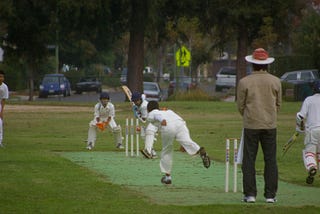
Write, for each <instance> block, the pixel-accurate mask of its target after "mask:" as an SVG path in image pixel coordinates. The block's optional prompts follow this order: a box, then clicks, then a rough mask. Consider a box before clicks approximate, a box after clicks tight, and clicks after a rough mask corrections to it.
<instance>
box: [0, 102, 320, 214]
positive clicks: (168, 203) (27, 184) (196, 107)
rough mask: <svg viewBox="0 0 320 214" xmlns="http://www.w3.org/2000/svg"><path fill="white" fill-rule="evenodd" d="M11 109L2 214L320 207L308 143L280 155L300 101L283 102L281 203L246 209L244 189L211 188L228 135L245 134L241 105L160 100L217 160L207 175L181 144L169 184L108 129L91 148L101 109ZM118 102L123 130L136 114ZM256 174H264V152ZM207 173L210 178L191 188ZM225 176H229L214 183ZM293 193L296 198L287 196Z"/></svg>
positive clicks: (0, 167) (2, 164)
mask: <svg viewBox="0 0 320 214" xmlns="http://www.w3.org/2000/svg"><path fill="white" fill-rule="evenodd" d="M13 104H14V105H8V106H6V108H7V112H6V114H5V124H4V126H5V135H4V138H5V140H4V144H5V148H2V149H0V198H1V200H0V213H1V214H2V213H243V212H246V213H256V212H259V213H288V212H289V213H319V211H320V203H319V202H320V199H318V198H317V197H316V196H317V194H318V195H320V178H319V177H318V176H317V177H316V179H315V182H314V184H313V185H311V186H308V185H307V184H305V178H306V171H305V169H304V166H303V161H302V157H301V150H302V148H303V144H302V139H303V138H302V137H300V138H299V142H298V143H297V144H296V145H294V146H293V147H292V149H291V150H290V151H289V152H288V153H287V154H286V156H285V157H282V154H281V149H282V146H283V144H284V143H285V142H286V141H287V139H288V138H289V137H290V136H291V135H292V134H293V131H294V128H295V114H296V112H297V111H298V110H299V108H300V105H301V103H298V102H288V103H283V107H282V110H281V112H280V114H279V120H278V154H277V157H278V165H279V178H280V182H279V183H280V184H281V185H280V188H279V192H278V196H279V197H278V199H279V202H278V203H276V204H265V203H263V202H262V200H263V197H262V194H263V192H262V190H260V191H259V193H258V194H259V195H258V198H259V197H260V199H259V200H260V201H261V202H258V203H256V204H244V203H241V202H240V200H241V198H242V195H241V193H240V192H239V193H223V191H222V189H223V182H222V183H219V182H217V183H214V184H212V186H210V184H211V183H210V181H208V182H207V181H206V180H205V179H207V178H210V179H211V174H212V177H213V178H214V175H215V173H217V172H219V171H220V172H221V171H223V163H224V155H225V138H227V137H240V134H241V127H242V124H241V117H240V115H239V114H238V112H237V110H236V105H235V103H228V102H163V103H161V105H162V106H165V107H169V108H171V109H173V110H175V111H176V112H177V113H179V114H181V115H182V116H183V117H184V118H185V120H186V121H187V124H188V127H189V129H190V132H191V136H192V138H193V139H194V140H195V141H196V142H198V143H199V144H201V145H203V146H205V147H206V148H207V150H208V153H209V154H210V156H212V158H213V159H214V161H215V164H214V165H213V166H212V168H210V169H209V170H206V169H204V168H203V167H202V168H199V169H198V166H199V165H201V163H200V164H199V159H195V158H190V157H188V156H186V155H185V154H181V153H179V152H178V148H179V145H177V144H176V145H175V149H176V150H177V152H176V155H175V159H174V170H175V171H174V172H173V174H174V173H176V177H174V179H175V180H174V184H173V185H172V187H169V188H168V187H165V186H162V185H161V184H160V177H161V175H160V172H159V171H160V170H159V162H158V161H159V160H152V161H149V160H143V159H142V158H140V159H138V158H125V157H124V153H123V152H119V151H118V150H117V149H115V148H114V144H113V140H112V136H111V135H110V133H109V132H108V130H106V131H105V132H103V133H99V134H98V140H97V143H96V148H95V150H94V151H91V152H89V151H86V150H85V144H84V142H83V140H85V139H86V137H87V128H88V123H89V121H90V120H91V119H92V108H93V105H94V103H92V104H90V105H88V104H83V105H81V106H72V105H71V104H64V105H63V106H56V105H59V103H58V104H54V103H51V104H50V105H48V106H45V105H43V104H42V105H40V106H34V105H29V104H28V105H19V104H17V103H13ZM33 104H34V103H33ZM115 106H116V109H117V117H116V121H117V122H118V123H120V124H121V125H122V126H123V125H124V122H125V118H126V117H131V116H132V112H131V109H130V108H129V107H128V103H120V104H118V103H117V104H115ZM159 140H161V139H159ZM160 145H161V144H160V143H156V144H155V146H156V150H158V151H159V150H160ZM122 155H123V156H122ZM122 157H123V158H122ZM101 160H102V162H100V161H101ZM130 164H133V165H130ZM190 165H192V166H193V165H194V167H190ZM128 166H129V167H128ZM130 166H132V167H130ZM133 166H135V167H136V166H141V167H138V168H137V169H136V168H135V167H133ZM256 168H257V174H258V177H260V176H261V175H262V172H263V161H262V155H261V153H259V155H258V158H257V166H256ZM129 169H130V170H132V171H131V172H130V170H129ZM197 170H199V171H197ZM127 172H128V173H127ZM189 172H190V174H189ZM202 172H203V173H202ZM194 174H195V175H194ZM199 174H201V176H204V178H203V179H204V180H200V182H198V180H195V181H196V182H192V179H194V177H197V175H199ZM217 174H219V173H217ZM181 175H184V176H181ZM201 176H199V177H201ZM219 176H220V177H223V174H222V175H217V176H216V177H219ZM220 180H221V179H220ZM195 183H196V184H195ZM286 189H288V190H286ZM289 190H290V191H291V193H290V194H287V193H288V191H289ZM190 192H191V193H190ZM181 195H182V196H181ZM226 195H227V196H226ZM308 197H310V200H308Z"/></svg>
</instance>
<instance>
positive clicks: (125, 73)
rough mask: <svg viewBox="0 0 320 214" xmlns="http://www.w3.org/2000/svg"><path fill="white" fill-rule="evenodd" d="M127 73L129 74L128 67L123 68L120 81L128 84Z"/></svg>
mask: <svg viewBox="0 0 320 214" xmlns="http://www.w3.org/2000/svg"><path fill="white" fill-rule="evenodd" d="M127 74H128V69H127V68H123V70H122V71H121V76H120V83H121V84H123V85H125V84H127Z"/></svg>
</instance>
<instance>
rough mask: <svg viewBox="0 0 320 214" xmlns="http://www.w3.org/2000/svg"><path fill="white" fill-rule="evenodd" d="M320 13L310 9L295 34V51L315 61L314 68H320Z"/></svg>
mask: <svg viewBox="0 0 320 214" xmlns="http://www.w3.org/2000/svg"><path fill="white" fill-rule="evenodd" d="M319 35H320V13H318V12H317V11H316V10H314V9H311V8H310V9H308V10H306V11H305V13H304V18H303V19H302V20H301V23H300V25H299V26H298V27H297V28H296V29H295V31H294V34H293V46H294V49H295V50H296V51H297V52H299V53H301V54H303V55H306V56H310V57H312V59H313V62H314V66H315V67H317V68H318V69H319V68H320V62H319V58H320V45H319V44H320V36H319Z"/></svg>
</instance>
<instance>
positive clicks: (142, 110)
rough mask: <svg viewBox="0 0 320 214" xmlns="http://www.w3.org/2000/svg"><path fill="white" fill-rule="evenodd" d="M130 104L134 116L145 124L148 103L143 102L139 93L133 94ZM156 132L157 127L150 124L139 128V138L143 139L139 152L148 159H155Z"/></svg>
mask: <svg viewBox="0 0 320 214" xmlns="http://www.w3.org/2000/svg"><path fill="white" fill-rule="evenodd" d="M131 102H133V103H134V105H133V106H132V110H133V114H134V116H135V117H136V118H138V119H139V120H140V121H141V122H144V123H145V122H146V119H147V116H148V110H147V105H148V101H147V100H145V99H144V98H143V95H142V94H140V93H139V92H134V93H133V94H132V97H131ZM157 131H158V127H156V126H154V125H153V124H152V123H148V124H147V126H146V127H143V126H142V127H141V138H142V139H144V149H142V150H141V153H142V154H143V155H144V156H145V157H146V158H148V159H153V158H156V157H157V153H156V151H155V150H154V148H153V144H154V142H155V140H156V137H155V135H156V133H157Z"/></svg>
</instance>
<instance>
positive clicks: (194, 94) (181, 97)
mask: <svg viewBox="0 0 320 214" xmlns="http://www.w3.org/2000/svg"><path fill="white" fill-rule="evenodd" d="M186 100H188V101H217V100H219V99H217V98H215V97H212V96H209V95H208V94H207V93H205V92H204V91H203V90H201V89H194V90H190V91H187V92H176V93H174V94H173V95H171V96H169V97H168V101H186Z"/></svg>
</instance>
